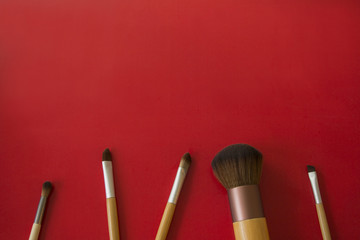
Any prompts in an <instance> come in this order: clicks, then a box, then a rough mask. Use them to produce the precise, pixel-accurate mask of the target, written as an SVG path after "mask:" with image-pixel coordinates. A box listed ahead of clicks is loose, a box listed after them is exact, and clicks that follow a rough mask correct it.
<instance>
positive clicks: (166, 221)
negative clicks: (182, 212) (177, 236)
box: [155, 202, 176, 240]
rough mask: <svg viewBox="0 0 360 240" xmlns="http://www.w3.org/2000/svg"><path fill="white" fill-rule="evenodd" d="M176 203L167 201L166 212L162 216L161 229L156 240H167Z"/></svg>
mask: <svg viewBox="0 0 360 240" xmlns="http://www.w3.org/2000/svg"><path fill="white" fill-rule="evenodd" d="M175 207H176V205H175V204H173V203H169V202H168V203H167V204H166V207H165V211H164V214H163V216H162V219H161V222H160V226H159V229H158V231H157V234H156V238H155V240H165V239H166V236H167V234H168V231H169V227H170V224H171V220H172V218H173V215H174V211H175Z"/></svg>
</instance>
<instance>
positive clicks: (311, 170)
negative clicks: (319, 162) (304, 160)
mask: <svg viewBox="0 0 360 240" xmlns="http://www.w3.org/2000/svg"><path fill="white" fill-rule="evenodd" d="M306 167H307V170H308V172H315V167H314V166H311V165H307V166H306Z"/></svg>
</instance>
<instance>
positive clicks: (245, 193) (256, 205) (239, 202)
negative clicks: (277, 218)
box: [228, 185, 264, 222]
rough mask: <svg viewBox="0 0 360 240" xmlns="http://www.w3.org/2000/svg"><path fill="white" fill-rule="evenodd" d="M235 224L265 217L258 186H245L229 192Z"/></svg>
mask: <svg viewBox="0 0 360 240" xmlns="http://www.w3.org/2000/svg"><path fill="white" fill-rule="evenodd" d="M228 196H229V202H230V209H231V215H232V220H233V222H240V221H243V220H247V219H252V218H261V217H264V211H263V207H262V203H261V197H260V191H259V186H258V185H245V186H240V187H236V188H231V189H229V190H228Z"/></svg>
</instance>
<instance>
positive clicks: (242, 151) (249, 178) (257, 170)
mask: <svg viewBox="0 0 360 240" xmlns="http://www.w3.org/2000/svg"><path fill="white" fill-rule="evenodd" d="M211 166H212V169H213V172H214V175H215V177H216V178H217V179H218V180H219V182H220V183H221V184H222V185H223V186H224V187H225V188H226V189H231V188H235V187H238V186H243V185H254V184H259V182H260V178H261V171H262V154H261V152H259V151H258V150H256V149H255V148H253V147H252V146H250V145H247V144H234V145H230V146H227V147H225V148H224V149H222V150H221V151H220V152H219V153H218V154H216V156H215V157H214V159H213V161H212V162H211Z"/></svg>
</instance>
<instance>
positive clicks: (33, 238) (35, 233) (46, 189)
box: [29, 182, 52, 240]
mask: <svg viewBox="0 0 360 240" xmlns="http://www.w3.org/2000/svg"><path fill="white" fill-rule="evenodd" d="M51 189H52V186H51V182H44V184H43V186H42V190H41V198H40V202H39V205H38V208H37V211H36V215H35V221H34V224H33V225H32V228H31V232H30V237H29V240H37V239H38V237H39V233H40V228H41V221H42V218H43V216H44V211H45V206H46V200H47V198H48V196H49V194H50V193H51Z"/></svg>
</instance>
